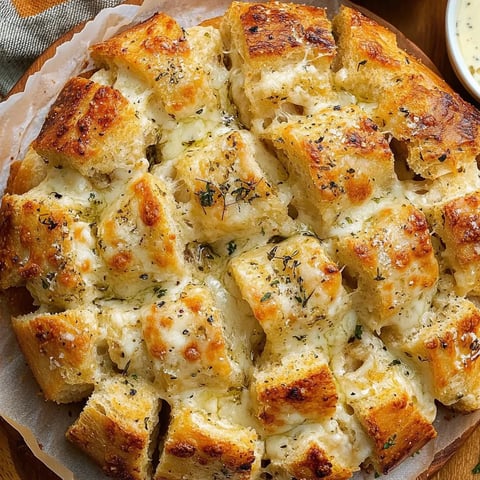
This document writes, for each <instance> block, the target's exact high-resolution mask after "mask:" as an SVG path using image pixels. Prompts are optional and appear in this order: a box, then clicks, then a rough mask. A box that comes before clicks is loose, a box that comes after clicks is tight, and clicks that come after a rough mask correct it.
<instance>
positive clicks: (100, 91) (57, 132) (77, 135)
mask: <svg viewBox="0 0 480 480" xmlns="http://www.w3.org/2000/svg"><path fill="white" fill-rule="evenodd" d="M33 148H34V149H35V150H36V151H37V152H38V153H39V154H40V155H41V156H42V157H44V158H45V159H47V160H48V162H50V163H52V164H55V165H63V166H71V167H73V168H75V169H77V170H78V171H79V172H80V173H81V174H82V175H85V176H96V175H99V174H109V173H111V172H112V171H113V170H115V169H116V168H122V167H123V168H132V167H134V166H135V165H136V164H137V163H138V162H139V161H140V160H142V159H143V158H145V155H146V145H145V141H144V136H143V133H142V129H141V125H140V121H139V120H138V119H137V117H136V116H135V110H134V108H133V106H132V105H131V104H130V103H129V102H128V100H127V99H126V98H125V97H123V95H122V94H121V93H120V92H119V91H118V90H115V89H114V88H111V87H109V86H106V85H100V84H98V83H95V82H93V81H91V80H88V79H86V78H82V77H73V78H72V79H70V80H69V81H68V82H67V83H66V84H65V86H64V87H63V89H62V91H61V92H60V94H59V96H58V98H57V99H56V100H55V103H54V104H53V105H52V107H51V108H50V111H49V113H48V115H47V118H46V119H45V122H44V124H43V126H42V129H41V131H40V133H39V135H38V137H37V138H36V140H35V141H34V142H33Z"/></svg>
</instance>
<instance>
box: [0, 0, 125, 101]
mask: <svg viewBox="0 0 480 480" xmlns="http://www.w3.org/2000/svg"><path fill="white" fill-rule="evenodd" d="M119 3H122V0H0V99H1V98H2V97H4V96H5V95H7V93H8V92H9V90H10V89H11V88H12V87H13V86H14V85H15V83H16V82H17V81H18V79H19V78H20V77H21V76H22V73H23V72H24V71H25V70H26V69H27V68H28V67H29V66H30V65H31V63H32V62H33V61H34V60H35V59H36V58H37V57H38V56H39V55H40V54H41V53H42V52H43V51H44V50H45V49H46V48H47V47H48V46H49V45H50V44H52V43H53V42H54V41H55V40H56V39H57V38H58V37H60V36H61V35H62V34H63V33H65V32H66V31H68V30H70V29H71V28H72V27H74V26H75V25H77V24H79V23H80V22H83V21H85V20H88V19H90V18H92V17H94V16H95V15H96V14H97V13H98V12H99V11H100V10H101V9H102V8H105V7H113V6H115V5H118V4H119Z"/></svg>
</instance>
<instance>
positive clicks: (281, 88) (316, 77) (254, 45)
mask: <svg viewBox="0 0 480 480" xmlns="http://www.w3.org/2000/svg"><path fill="white" fill-rule="evenodd" d="M221 31H222V35H223V38H224V42H225V43H226V45H227V47H228V48H229V49H230V50H231V52H232V53H231V55H230V58H231V60H232V66H233V70H238V72H235V78H234V79H233V88H232V93H233V97H234V100H235V103H236V104H237V106H238V108H239V110H240V114H241V118H242V121H243V122H245V123H246V124H247V125H248V124H249V122H250V120H251V119H252V116H253V118H261V119H262V120H263V121H266V122H268V119H271V118H273V117H274V116H275V115H276V114H278V113H281V112H282V111H284V112H285V111H286V112H289V111H292V110H293V111H296V110H300V111H302V110H303V109H304V108H307V107H308V106H309V103H310V102H311V99H312V97H317V98H318V97H319V96H321V95H328V92H329V90H330V88H331V82H330V77H331V71H330V65H331V62H332V60H333V57H334V55H335V42H334V39H333V35H332V32H331V26H330V22H329V20H328V18H327V16H326V12H325V10H324V9H322V8H318V7H313V6H307V5H298V4H293V3H280V2H271V3H254V4H249V3H242V2H232V4H231V5H230V7H229V9H228V10H227V12H226V13H225V15H224V19H223V23H222V27H221ZM297 65H299V66H300V67H298V66H297ZM292 66H295V67H296V68H295V70H293V69H292ZM240 72H241V73H240ZM237 82H238V83H239V84H240V85H238V88H236V83H237Z"/></svg>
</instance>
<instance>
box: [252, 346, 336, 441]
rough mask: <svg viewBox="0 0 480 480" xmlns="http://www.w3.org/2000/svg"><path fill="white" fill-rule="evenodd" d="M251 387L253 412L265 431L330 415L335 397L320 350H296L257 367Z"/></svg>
mask: <svg viewBox="0 0 480 480" xmlns="http://www.w3.org/2000/svg"><path fill="white" fill-rule="evenodd" d="M251 391H252V397H253V401H254V404H255V406H256V415H257V417H258V419H259V420H260V422H261V423H262V425H263V427H264V429H265V431H267V432H268V433H279V432H282V431H286V430H289V429H291V428H292V427H294V426H296V425H299V424H302V423H304V422H306V421H308V422H316V421H318V420H322V419H324V418H326V417H329V416H330V415H332V414H333V413H334V411H335V407H336V404H337V399H338V395H337V388H336V382H335V379H334V377H333V374H332V372H331V370H330V367H329V365H328V359H327V358H326V356H325V355H321V354H320V353H302V354H298V353H297V352H295V354H290V355H288V356H287V357H284V358H283V359H282V360H281V362H278V363H272V364H267V365H263V366H262V367H261V368H257V369H256V371H255V372H254V375H253V381H252V385H251Z"/></svg>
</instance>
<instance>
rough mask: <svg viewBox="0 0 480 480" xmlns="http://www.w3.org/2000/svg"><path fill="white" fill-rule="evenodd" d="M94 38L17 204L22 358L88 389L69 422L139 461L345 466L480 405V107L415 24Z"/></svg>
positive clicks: (108, 462) (271, 22)
mask: <svg viewBox="0 0 480 480" xmlns="http://www.w3.org/2000/svg"><path fill="white" fill-rule="evenodd" d="M90 52H91V57H92V59H93V61H94V62H95V63H96V69H95V71H94V72H93V73H92V74H91V75H90V76H89V78H86V77H85V76H79V77H74V78H72V79H71V80H69V81H68V82H67V83H66V85H65V86H64V88H63V90H62V91H61V93H60V95H59V96H58V98H57V100H56V101H55V103H54V104H53V106H52V107H51V109H50V111H49V113H48V115H47V118H46V119H45V122H44V124H43V127H42V128H41V131H40V133H39V135H38V137H37V138H36V139H35V140H34V142H33V143H32V145H31V146H30V149H29V150H28V151H27V154H26V156H25V159H24V160H23V161H22V162H21V163H20V164H18V163H16V164H14V166H13V167H12V170H11V173H10V178H9V179H8V185H7V188H8V190H7V192H6V194H5V195H4V197H3V199H2V206H1V209H0V288H2V289H9V288H11V287H18V286H20V287H26V289H27V290H28V292H30V294H31V295H32V297H33V302H34V304H35V306H39V310H38V311H37V312H35V313H31V314H29V315H23V316H22V315H16V316H14V318H13V328H14V330H15V333H16V335H17V338H18V341H19V344H20V347H21V349H22V350H23V352H24V355H25V358H26V359H27V361H28V363H29V364H30V365H31V368H32V371H33V373H34V376H35V378H36V379H37V381H38V383H39V385H40V387H41V389H42V391H43V393H44V396H45V397H46V398H47V399H49V400H53V401H56V402H59V403H64V402H70V401H78V400H82V399H84V398H86V397H88V400H87V402H86V404H85V406H84V408H83V411H82V413H81V414H80V416H79V417H78V419H77V420H76V421H75V423H74V424H73V425H72V427H71V428H70V429H69V430H68V433H67V438H68V440H70V441H71V442H73V443H74V444H75V445H77V446H78V447H79V448H81V449H83V451H84V452H86V454H88V455H90V456H91V457H92V458H93V459H94V460H95V461H96V462H97V463H98V464H99V465H100V466H101V468H102V469H103V471H104V472H105V473H106V474H107V475H110V476H112V477H115V478H118V479H129V480H131V479H138V480H140V479H142V480H150V479H152V478H154V479H155V480H204V479H205V480H211V479H216V480H222V479H227V478H230V479H236V480H258V479H259V478H267V477H268V478H282V479H283V478H285V479H286V478H295V479H299V480H300V479H302V480H318V479H319V478H325V479H330V480H340V479H347V478H351V477H352V475H354V473H355V472H356V471H358V470H360V469H361V468H370V467H372V468H374V469H375V471H377V472H379V473H388V472H389V471H390V470H391V469H393V468H394V467H395V466H396V465H398V464H399V463H400V462H402V461H403V460H404V459H405V458H406V457H407V456H409V455H412V454H413V453H415V452H416V451H417V450H418V449H420V448H422V447H423V446H424V445H425V444H426V443H427V442H429V441H430V440H431V439H432V438H434V437H435V435H436V431H435V427H434V426H433V422H434V419H435V415H436V402H441V403H443V404H445V405H447V406H449V407H451V408H453V409H456V410H458V411H461V412H468V411H472V410H476V409H479V408H480V381H479V380H478V378H480V376H479V371H478V369H479V368H480V366H479V365H480V363H478V357H479V356H480V355H479V352H480V313H479V309H478V307H477V306H476V305H474V303H473V302H472V301H471V300H470V299H469V298H467V296H469V295H477V294H478V293H479V291H480V288H479V287H478V285H477V284H478V283H479V282H478V279H479V278H478V277H479V275H478V271H480V268H478V264H479V253H478V251H480V245H479V243H480V242H479V239H480V234H479V228H478V225H477V223H478V222H479V221H480V218H479V216H480V213H479V212H480V194H479V193H478V192H479V189H480V186H479V185H480V184H479V180H478V171H477V170H478V168H477V163H476V162H477V159H478V156H479V154H480V114H479V113H478V111H477V110H475V109H474V108H473V107H471V106H469V105H468V104H466V103H465V102H464V101H463V100H462V99H461V98H460V97H459V96H458V95H457V94H455V93H454V92H453V91H452V90H451V89H450V87H448V86H447V84H446V83H445V82H443V81H442V80H441V79H439V78H438V77H437V76H436V75H435V74H433V73H432V72H430V71H429V70H428V69H426V68H425V67H424V66H423V65H422V64H421V63H420V62H418V61H417V60H416V59H414V58H413V57H411V56H410V55H409V54H407V53H406V52H404V51H403V50H401V49H400V48H399V47H398V46H397V43H396V38H395V35H394V34H393V33H392V32H390V31H389V30H388V29H387V28H384V27H382V26H380V25H378V24H377V23H376V22H374V21H373V20H371V19H369V18H367V17H365V16H364V15H362V14H360V13H359V12H357V11H356V10H354V9H351V8H347V7H342V8H340V10H339V13H338V15H337V16H336V17H335V18H334V19H333V20H330V19H329V17H328V16H327V12H326V10H325V9H323V8H318V7H313V6H307V5H300V4H296V3H283V2H268V3H263V2H260V3H255V2H253V3H252V2H247V3H242V2H232V3H231V5H230V6H229V8H228V9H227V11H226V12H225V15H224V16H223V17H222V18H217V19H212V20H211V21H207V22H204V23H203V24H202V25H199V26H195V27H190V28H182V26H181V25H180V24H178V23H177V21H176V20H174V19H173V18H171V17H170V16H168V15H167V14H165V13H162V12H159V13H157V14H155V15H153V16H152V17H151V18H149V19H147V20H145V21H144V22H141V23H139V24H137V25H135V26H133V27H130V28H126V29H124V30H122V31H120V32H119V33H118V34H116V35H115V36H114V37H112V38H110V39H107V40H105V41H103V42H101V43H99V44H96V45H93V46H92V47H91V49H90ZM160 399H162V401H164V402H165V403H168V404H169V411H168V412H167V414H165V415H162V417H163V420H162V422H160V423H161V425H158V424H159V407H160V403H161V400H160ZM167 417H168V418H167ZM163 423H165V425H163ZM167 423H168V425H167ZM158 430H160V431H161V432H162V435H161V438H160V441H159V442H157V432H158ZM157 449H158V453H157V452H156V450H157ZM157 459H158V462H157ZM155 463H158V465H155ZM153 470H155V471H153Z"/></svg>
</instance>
